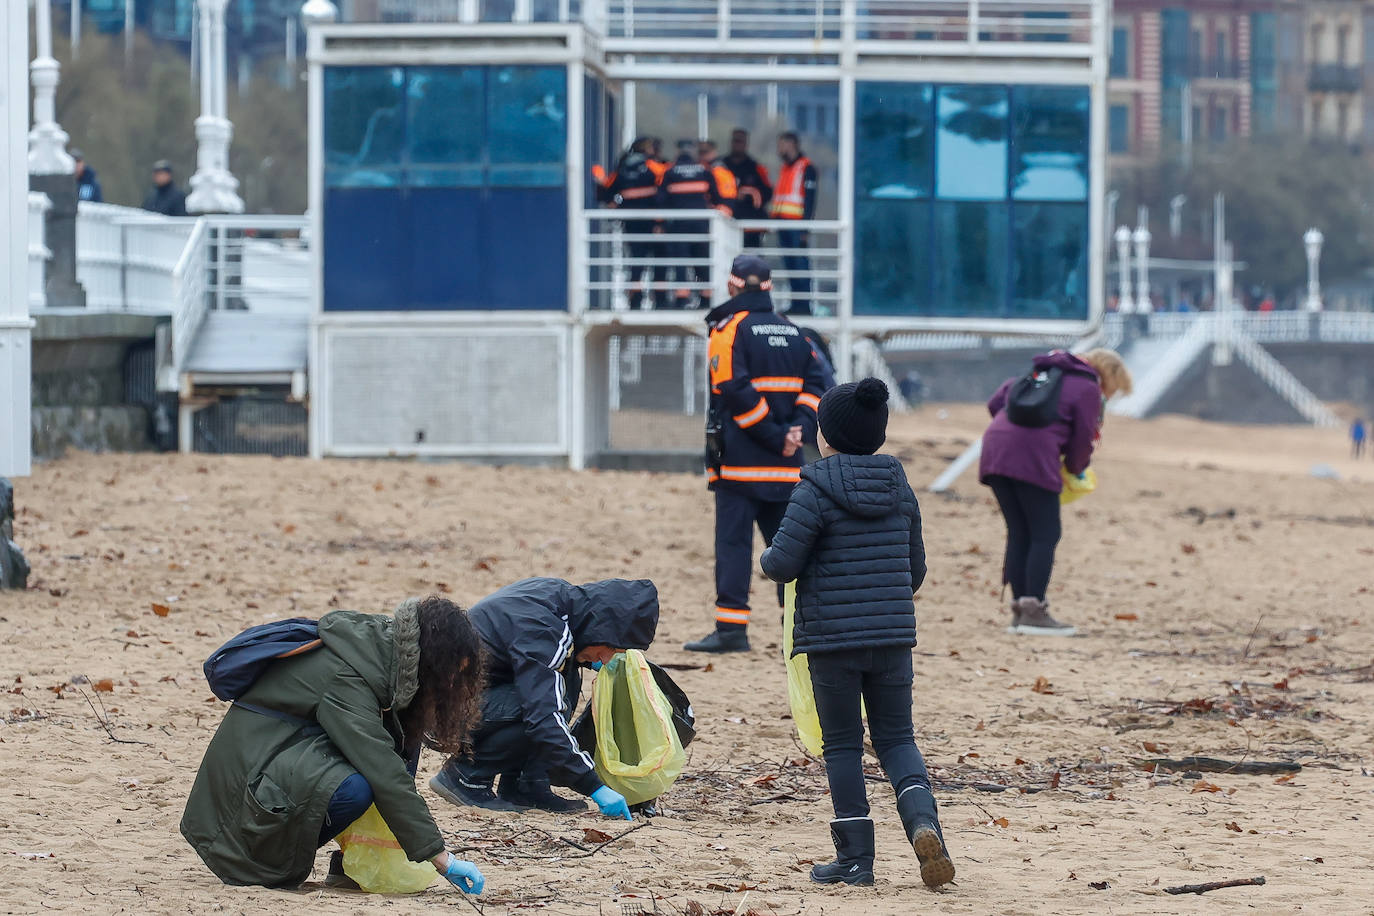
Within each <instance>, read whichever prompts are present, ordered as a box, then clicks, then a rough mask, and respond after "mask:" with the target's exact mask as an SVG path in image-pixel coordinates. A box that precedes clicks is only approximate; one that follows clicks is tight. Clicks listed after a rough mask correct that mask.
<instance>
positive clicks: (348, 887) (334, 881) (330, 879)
mask: <svg viewBox="0 0 1374 916" xmlns="http://www.w3.org/2000/svg"><path fill="white" fill-rule="evenodd" d="M324 886H325V887H333V888H338V889H339V890H345V891H360V890H362V888H361V887H359V886H358V882H357V881H354V880H353V879H352V878H350V877H348V875H347V874H345V873H344V868H343V853H342V852H340V851H339V850H337V849H336V850H334V851H333V852H331V853H330V854H329V871H328V872H327V873H325V876H324Z"/></svg>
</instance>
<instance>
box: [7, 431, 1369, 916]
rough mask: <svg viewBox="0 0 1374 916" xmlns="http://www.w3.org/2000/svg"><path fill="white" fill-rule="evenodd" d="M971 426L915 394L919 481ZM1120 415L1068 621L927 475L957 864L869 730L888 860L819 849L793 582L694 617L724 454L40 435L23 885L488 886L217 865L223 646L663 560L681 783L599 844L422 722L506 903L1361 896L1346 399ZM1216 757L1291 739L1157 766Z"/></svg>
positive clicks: (935, 716)
mask: <svg viewBox="0 0 1374 916" xmlns="http://www.w3.org/2000/svg"><path fill="white" fill-rule="evenodd" d="M983 421H984V416H983V415H982V414H981V412H980V411H979V409H977V408H974V407H968V406H957V407H955V406H951V407H949V408H947V409H945V408H939V407H935V406H930V407H925V408H922V409H921V410H920V411H917V412H914V413H912V414H909V415H904V416H901V417H897V418H894V420H893V424H892V430H891V434H890V438H889V447H888V450H889V451H891V452H892V453H893V454H896V455H898V456H899V457H901V458H902V460H903V461H904V462H905V463H906V465H907V469H908V473H909V475H910V477H911V479H912V482H913V484H914V485H916V486H917V487H918V488H919V487H921V486H924V485H925V484H926V483H928V482H929V481H931V480H933V479H934V477H935V476H936V475H937V474H938V472H939V471H940V470H941V468H943V467H944V465H945V464H946V462H947V461H948V460H949V459H950V458H951V457H953V456H954V455H955V454H957V453H958V452H959V451H960V449H961V447H962V445H963V444H965V443H967V442H968V441H969V440H971V439H972V438H974V437H976V435H977V434H978V433H979V431H980V430H981V427H982V423H983ZM1105 437H1106V438H1105V440H1104V442H1103V443H1102V445H1101V450H1100V452H1099V457H1098V459H1097V461H1096V462H1095V467H1096V469H1097V473H1098V475H1099V478H1100V488H1099V491H1098V492H1097V493H1095V494H1093V495H1091V496H1090V497H1088V498H1085V499H1082V500H1080V501H1079V502H1078V503H1076V504H1074V505H1073V506H1072V507H1071V508H1069V509H1067V510H1066V511H1065V539H1064V542H1063V544H1062V546H1061V550H1060V554H1059V563H1058V567H1057V571H1056V577H1055V582H1054V583H1053V585H1052V595H1051V599H1052V601H1053V604H1054V608H1055V613H1056V616H1060V617H1062V618H1065V619H1067V620H1069V621H1071V622H1074V623H1076V624H1078V626H1079V628H1080V634H1081V635H1080V637H1078V638H1075V639H1066V640H1041V641H1031V640H1028V639H1024V638H1017V637H1013V636H1010V635H1007V634H1006V633H1004V632H1003V629H1002V628H1003V626H1004V625H1005V621H1004V619H1003V618H1004V616H1005V612H1004V610H1003V605H1002V601H1001V599H1000V597H999V586H998V581H999V574H1000V563H1001V558H1000V550H1001V546H1002V523H1001V519H1000V516H999V515H998V514H997V512H996V510H995V507H994V505H993V503H992V501H991V498H990V496H989V494H988V493H987V492H986V491H985V490H984V489H983V488H982V487H980V486H979V485H978V483H977V481H976V479H975V475H974V474H973V473H972V472H971V473H969V474H968V475H966V476H965V477H964V478H962V479H961V480H960V481H959V483H958V485H957V486H956V487H955V490H954V492H953V493H952V494H949V495H946V496H934V495H931V494H919V495H920V497H921V502H922V507H923V513H924V518H925V536H926V545H927V551H928V555H929V563H930V570H931V572H930V576H929V579H928V580H927V582H926V584H925V587H924V588H923V589H922V590H921V593H920V595H919V600H918V602H917V613H918V622H919V627H920V645H919V646H918V647H917V649H916V653H917V655H916V659H917V665H916V670H917V673H916V684H915V701H916V726H917V735H918V741H919V743H920V745H921V748H922V750H923V751H924V752H925V755H926V758H927V761H928V763H929V765H930V767H931V771H932V775H933V776H934V778H935V779H936V783H937V789H939V790H940V791H939V798H940V800H941V804H942V806H943V807H942V812H943V819H944V824H945V831H946V837H947V840H948V842H949V846H950V850H951V853H952V855H953V857H954V860H955V864H956V867H957V869H958V878H957V881H956V883H955V884H954V885H952V886H951V887H950V888H948V889H947V890H944V891H942V892H940V893H933V892H930V891H928V890H926V889H925V888H924V887H923V886H922V885H921V882H920V877H919V873H918V870H917V869H916V867H915V861H914V856H913V855H912V854H911V852H910V849H909V848H907V847H906V846H905V844H904V840H903V836H902V832H901V827H900V824H899V823H898V821H897V818H896V813H895V810H894V809H893V806H892V804H891V799H892V793H891V789H890V788H889V787H888V786H887V784H886V783H885V782H883V781H881V778H880V776H881V774H880V771H879V770H878V769H877V768H876V763H875V765H874V767H873V770H872V773H873V776H874V777H875V778H874V781H872V782H871V783H870V798H871V800H872V802H873V805H874V816H875V818H876V820H877V829H878V837H879V846H878V848H879V858H878V863H877V874H878V880H877V884H876V886H875V887H873V888H869V889H859V890H856V889H841V890H835V889H824V888H818V887H816V886H814V885H812V884H811V883H810V882H809V880H808V876H807V871H808V869H809V868H810V864H811V863H812V862H813V861H815V860H818V859H821V858H822V857H829V856H830V855H832V852H833V850H832V849H831V847H830V841H829V836H828V831H827V822H828V820H829V817H830V803H829V798H828V796H827V795H826V794H825V780H824V771H823V766H822V765H821V764H820V763H818V762H815V761H811V760H808V759H807V758H806V756H805V755H804V753H803V752H802V751H801V750H800V749H799V748H798V746H797V745H796V744H795V743H794V741H793V738H792V723H791V721H790V719H789V718H788V707H787V698H786V692H785V682H784V674H783V663H782V659H781V653H780V649H779V645H780V642H781V636H780V625H779V615H778V614H777V613H776V612H775V610H774V608H775V604H774V603H773V602H771V601H770V594H771V588H770V587H769V586H768V585H767V584H766V583H763V582H760V581H759V580H758V579H756V580H755V590H754V591H755V608H756V612H755V616H754V619H755V624H754V627H753V642H754V651H753V652H752V653H750V654H748V655H736V656H727V657H723V658H716V659H709V658H703V657H700V656H693V655H691V654H689V653H685V652H682V651H681V648H680V647H681V644H682V643H683V642H684V641H686V640H688V639H691V638H694V637H697V636H700V635H702V634H703V633H704V632H705V631H706V630H707V629H708V628H709V627H710V625H711V624H710V619H711V616H710V613H709V610H710V608H711V606H712V602H713V598H714V595H713V586H712V575H711V571H712V547H711V544H712V535H711V518H712V512H711V501H710V497H709V495H708V493H707V491H706V489H705V485H704V481H703V480H702V478H700V477H694V476H689V475H667V474H647V473H644V474H640V473H597V472H586V473H582V474H573V473H569V472H565V471H556V470H541V469H531V468H494V467H480V466H472V465H464V464H456V463H414V462H361V461H330V462H323V463H321V462H315V463H312V462H309V461H306V460H294V459H289V460H274V459H270V458H246V457H244V458H240V457H214V456H199V455H192V456H177V455H150V454H141V455H89V454H72V455H70V456H69V457H67V458H65V459H62V460H59V461H54V462H51V463H47V464H43V465H40V466H38V467H36V468H35V471H34V475H33V477H32V478H29V479H25V480H20V481H17V482H16V483H17V500H18V504H19V510H20V514H19V517H18V519H17V522H16V525H15V531H16V539H17V540H18V541H19V542H20V544H21V546H22V547H23V548H24V550H25V552H26V553H27V555H28V558H29V560H30V562H31V564H32V566H33V574H32V576H31V579H30V586H31V587H30V589H29V590H28V591H27V592H25V593H0V633H3V637H4V638H3V640H2V641H0V687H3V689H4V690H5V691H6V693H5V696H4V700H5V702H4V703H3V704H0V718H3V725H0V786H3V794H4V797H5V804H3V805H0V912H6V913H42V912H49V911H56V912H66V913H125V912H136V913H140V914H149V913H188V912H190V913H205V912H226V913H243V914H263V916H265V914H277V913H281V912H284V911H297V912H309V913H325V912H331V913H374V912H383V911H390V912H402V911H405V912H412V911H418V910H423V909H436V908H444V907H456V908H457V911H458V912H470V908H469V906H468V905H467V902H466V901H465V899H464V898H462V897H461V895H459V894H458V893H457V892H455V891H453V890H451V889H449V888H448V887H447V886H445V885H443V884H442V883H441V882H438V881H436V883H435V884H434V885H433V886H431V888H430V889H429V890H428V891H427V892H425V893H424V894H422V895H420V896H418V897H412V898H386V897H373V896H368V895H365V894H361V893H358V892H347V891H337V890H332V889H325V888H323V887H322V886H321V885H320V884H319V883H318V881H319V879H320V878H322V876H323V873H324V864H325V855H324V852H323V851H322V852H321V855H320V856H319V858H318V860H317V868H316V875H315V879H314V880H313V881H312V883H310V884H307V885H306V886H305V887H303V888H301V889H300V890H297V891H274V890H265V889H261V888H234V887H225V886H223V885H221V884H220V883H219V882H218V880H217V879H215V878H214V876H213V875H211V874H210V873H209V871H208V870H207V869H206V868H205V867H204V866H203V865H202V863H201V862H200V861H199V859H198V858H197V857H196V855H195V854H194V853H193V852H192V850H191V849H190V848H189V847H188V846H187V845H186V843H185V842H184V841H183V840H182V838H181V836H180V834H179V833H178V830H177V825H178V822H179V820H180V817H181V812H182V806H183V804H184V801H185V798H186V794H187V791H188V790H189V788H190V785H191V782H192V779H193V777H194V774H195V771H196V767H197V766H198V764H199V762H200V758H201V755H202V753H203V751H204V748H205V746H206V744H207V742H208V741H209V738H210V736H211V734H212V732H213V730H214V728H215V725H216V723H217V722H218V721H219V718H220V717H221V716H222V715H223V712H224V704H222V703H220V702H218V701H216V700H214V699H213V697H211V695H210V692H209V689H208V688H207V686H206V684H205V682H204V680H203V679H202V677H201V674H200V665H201V662H202V661H203V660H204V658H205V656H206V655H207V654H208V653H209V652H210V651H211V650H212V649H214V648H215V647H216V646H217V645H219V644H220V643H221V642H223V641H224V640H225V639H226V638H228V637H229V636H231V635H233V634H234V633H236V632H238V631H239V630H241V629H243V628H244V627H246V626H249V625H252V624H256V623H261V622H263V621H265V620H271V619H277V618H280V617H286V616H297V615H308V616H317V615H319V614H322V613H325V612H327V611H329V610H331V609H334V608H353V609H358V610H365V611H373V612H380V611H384V610H389V609H390V608H391V607H392V606H393V605H394V604H395V603H396V602H397V601H398V600H399V599H401V598H403V597H406V596H409V595H417V594H428V593H435V592H437V593H441V594H445V595H448V596H450V597H452V598H453V599H455V600H458V601H460V602H464V603H470V602H472V601H474V600H476V599H478V598H480V597H482V596H483V595H485V594H486V593H488V592H489V591H492V590H494V589H495V588H497V587H499V586H500V585H503V584H505V583H507V582H510V581H513V580H515V579H518V578H521V577H524V576H528V575H536V574H537V575H554V576H561V577H565V578H569V579H572V580H575V581H587V580H592V579H599V578H606V577H612V576H628V577H649V578H652V579H653V580H654V581H655V582H657V583H658V586H659V589H660V593H661V597H662V604H663V617H662V621H661V624H660V627H659V637H658V640H657V642H656V644H655V646H654V648H653V649H652V650H651V651H650V653H649V655H650V657H651V658H652V659H654V660H656V661H659V662H663V663H669V664H675V665H693V666H701V667H696V668H694V669H693V670H680V671H675V672H674V675H675V677H676V678H677V680H678V682H679V683H680V684H681V685H682V686H683V687H684V688H685V689H686V691H687V692H688V693H689V694H690V695H691V697H692V699H693V701H694V704H695V708H696V711H697V714H698V717H699V728H700V731H701V735H700V738H699V739H698V741H697V742H696V743H694V744H693V745H692V746H691V748H690V759H689V763H688V767H687V770H686V773H685V774H684V777H683V779H682V780H681V781H680V782H679V783H678V785H677V786H675V787H674V789H673V790H672V791H671V792H670V793H669V794H668V795H667V796H666V797H665V798H664V800H663V804H664V808H665V812H666V813H665V814H664V816H662V817H659V818H656V819H653V820H652V821H651V822H649V823H648V824H647V825H645V826H643V827H641V828H640V829H638V830H636V831H635V832H634V833H632V834H629V835H626V836H624V837H623V838H621V839H618V840H616V841H615V842H612V843H610V844H608V845H606V846H605V847H603V848H600V849H597V848H596V845H595V844H596V843H597V842H598V840H597V838H596V837H595V836H594V835H588V834H587V833H586V832H585V831H586V830H587V829H589V828H590V829H595V830H601V831H606V832H607V833H609V834H611V835H615V834H618V833H619V832H620V831H621V830H622V829H624V827H625V826H628V825H622V826H617V825H616V824H615V823H614V822H611V821H608V820H606V819H604V818H601V817H600V816H599V815H596V814H595V813H594V812H592V811H588V812H587V813H585V814H582V815H571V816H555V815H550V814H543V813H538V812H532V813H527V814H521V815H505V814H488V813H486V812H474V811H471V810H460V809H457V808H454V807H453V806H450V805H448V804H447V803H445V802H443V801H440V800H439V799H438V798H436V797H435V796H434V795H433V794H432V793H430V792H429V790H428V787H427V786H426V785H425V782H426V781H427V779H428V777H429V776H430V775H432V774H433V773H434V771H435V770H436V769H437V768H438V766H439V765H440V763H441V762H442V761H441V760H440V758H439V757H437V756H436V755H434V754H432V753H428V752H427V753H426V754H425V756H424V759H423V760H422V763H421V782H420V785H421V786H422V792H423V794H424V796H425V797H426V799H427V800H428V801H429V803H430V805H431V808H432V810H433V811H434V812H435V814H436V816H437V819H438V822H439V824H440V826H441V827H442V829H443V830H444V831H445V833H446V835H447V836H448V838H449V840H450V845H451V846H452V847H453V848H455V849H462V850H463V853H462V854H463V855H464V856H465V857H469V858H471V859H473V860H474V861H476V862H477V863H478V865H479V866H480V867H481V868H482V870H483V871H484V872H485V874H486V877H487V893H486V895H484V897H483V898H481V899H480V900H479V901H478V902H479V903H480V905H481V908H482V910H483V912H485V913H486V914H488V916H497V914H506V913H550V914H575V916H593V914H596V916H602V914H619V913H626V914H634V913H638V912H641V911H642V912H646V913H654V912H658V913H665V914H669V913H673V914H687V916H705V914H716V913H719V914H734V916H745V914H748V913H753V914H755V916H766V914H777V916H787V914H799V913H807V914H833V916H859V914H864V916H885V914H893V916H896V914H909V913H914V912H918V911H925V912H936V913H975V914H986V913H1001V914H1021V913H1026V914H1029V913H1062V914H1077V913H1105V912H1111V913H1132V914H1134V913H1142V914H1144V913H1204V912H1205V913H1213V912H1217V911H1222V910H1225V911H1230V910H1233V909H1237V910H1238V909H1241V908H1248V909H1250V910H1253V911H1258V912H1265V913H1289V912H1298V911H1305V912H1313V913H1321V914H1346V913H1352V914H1356V913H1359V914H1367V913H1374V882H1371V880H1370V874H1371V867H1374V848H1371V843H1370V839H1369V837H1370V829H1371V826H1374V825H1371V820H1374V648H1372V647H1371V646H1372V645H1374V614H1371V611H1374V461H1370V460H1369V459H1366V460H1364V461H1363V462H1360V463H1358V464H1357V463H1355V462H1353V461H1351V460H1350V459H1349V458H1348V457H1347V455H1348V446H1347V443H1346V441H1345V439H1344V435H1343V433H1342V431H1339V430H1337V431H1314V430H1311V429H1306V428H1256V427H1223V426H1216V425H1208V424H1204V423H1200V422H1196V421H1192V420H1187V419H1183V418H1175V417H1166V418H1162V419H1158V420H1154V421H1149V422H1129V421H1122V420H1119V419H1117V418H1111V419H1110V420H1109V423H1108V427H1107V429H1106V431H1105ZM1317 464H1325V465H1328V466H1329V467H1330V469H1331V470H1332V471H1334V472H1336V474H1338V475H1339V479H1329V478H1327V479H1323V478H1318V477H1314V476H1312V475H1311V473H1310V470H1311V468H1312V467H1313V466H1314V465H1317ZM708 662H709V665H708ZM583 694H584V699H585V698H586V696H587V695H588V694H589V691H588V690H586V689H584V691H583ZM1192 755H1198V756H1206V757H1214V758H1223V759H1225V760H1229V761H1246V762H1254V761H1265V762H1296V763H1299V764H1301V770H1300V771H1299V772H1297V773H1296V774H1294V775H1289V776H1283V775H1275V774H1268V775H1239V774H1236V773H1233V772H1187V771H1184V772H1174V773H1170V772H1165V771H1158V772H1155V771H1153V770H1151V769H1150V768H1148V766H1147V765H1146V764H1145V763H1144V761H1145V760H1147V759H1149V758H1173V759H1177V758H1183V757H1187V756H1192ZM579 847H580V848H579ZM593 850H595V851H593ZM1257 876H1263V877H1264V878H1265V880H1266V883H1265V884H1264V885H1263V886H1252V887H1239V888H1229V889H1224V890H1217V891H1215V892H1212V893H1209V894H1206V895H1204V896H1171V895H1168V894H1166V893H1165V892H1164V888H1166V887H1171V886H1176V885H1184V884H1197V883H1203V882H1213V881H1222V880H1227V879H1238V878H1252V877H1257Z"/></svg>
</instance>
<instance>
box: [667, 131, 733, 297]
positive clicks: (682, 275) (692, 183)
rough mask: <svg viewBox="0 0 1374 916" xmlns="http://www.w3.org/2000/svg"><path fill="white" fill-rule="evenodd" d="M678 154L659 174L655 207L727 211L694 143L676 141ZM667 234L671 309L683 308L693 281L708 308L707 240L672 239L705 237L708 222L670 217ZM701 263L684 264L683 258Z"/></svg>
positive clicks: (708, 245)
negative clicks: (673, 274)
mask: <svg viewBox="0 0 1374 916" xmlns="http://www.w3.org/2000/svg"><path fill="white" fill-rule="evenodd" d="M677 149H678V157H677V161H675V162H674V163H673V164H672V166H671V167H670V168H669V169H668V171H666V172H664V173H663V180H662V181H661V182H660V183H659V198H658V199H659V206H661V207H664V208H666V209H669V210H711V209H720V210H723V211H725V212H726V213H727V214H728V213H729V212H730V207H729V205H728V204H727V203H726V201H725V199H724V198H723V197H721V194H720V188H719V186H717V185H716V176H715V175H714V174H713V173H712V171H711V169H709V168H707V167H706V166H704V165H702V164H701V162H699V161H698V159H697V142H696V141H695V140H679V141H678V144H677ZM665 231H666V232H667V234H668V236H669V242H668V252H669V257H670V258H671V259H672V260H674V261H676V262H677V264H676V265H675V270H676V271H677V278H678V279H677V283H678V288H677V289H676V290H675V291H674V294H673V295H674V298H673V304H674V307H675V308H687V305H688V303H689V302H690V300H691V298H692V290H691V288H690V287H688V286H687V284H688V283H690V282H692V281H693V280H695V282H696V283H698V284H702V287H703V288H701V289H700V290H699V291H698V292H699V295H700V296H701V304H702V307H703V308H710V307H711V271H710V268H709V267H707V266H706V264H705V263H704V262H705V261H707V260H708V259H709V258H710V257H711V243H710V242H707V241H686V240H684V241H673V240H672V237H673V236H683V235H699V236H705V235H706V234H707V233H708V232H710V231H711V224H710V223H709V222H708V221H707V220H704V219H679V220H670V221H669V222H668V225H667V226H666V227H665ZM688 260H691V261H699V262H703V263H698V264H691V265H688V264H685V263H683V262H684V261H688Z"/></svg>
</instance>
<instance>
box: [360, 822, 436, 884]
mask: <svg viewBox="0 0 1374 916" xmlns="http://www.w3.org/2000/svg"><path fill="white" fill-rule="evenodd" d="M338 840H339V846H340V847H341V848H342V849H343V870H344V874H346V875H348V877H350V878H352V879H353V880H354V881H357V882H358V886H359V887H361V888H362V889H363V890H365V891H367V892H368V893H370V894H418V893H419V892H420V891H422V890H424V889H425V888H427V887H429V886H430V884H431V883H432V882H433V881H434V879H435V878H437V877H439V873H438V872H437V871H435V870H434V866H433V864H431V863H429V862H412V861H410V860H409V859H407V858H406V854H405V851H404V850H403V849H401V844H400V843H399V842H398V841H397V840H396V836H395V835H394V834H393V833H392V832H391V828H390V827H388V826H387V825H386V821H384V820H382V814H381V812H380V811H378V810H377V806H376V805H373V806H372V807H371V808H368V809H367V811H366V812H365V813H364V814H363V816H362V817H360V818H358V819H357V820H356V821H354V822H353V823H351V824H349V825H348V827H346V828H345V829H344V832H343V833H341V834H339V836H338Z"/></svg>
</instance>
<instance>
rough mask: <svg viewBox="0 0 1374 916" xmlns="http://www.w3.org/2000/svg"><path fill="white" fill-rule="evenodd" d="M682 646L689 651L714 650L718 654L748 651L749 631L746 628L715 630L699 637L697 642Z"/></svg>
mask: <svg viewBox="0 0 1374 916" xmlns="http://www.w3.org/2000/svg"><path fill="white" fill-rule="evenodd" d="M682 648H684V649H686V650H687V651H688V652H714V653H716V654H720V653H724V652H748V651H749V631H748V630H746V629H743V628H741V629H738V630H713V631H712V632H711V634H710V635H709V636H706V637H704V638H702V639H698V640H697V641H696V642H689V643H687V644H686V645H685V646H683V647H682Z"/></svg>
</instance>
